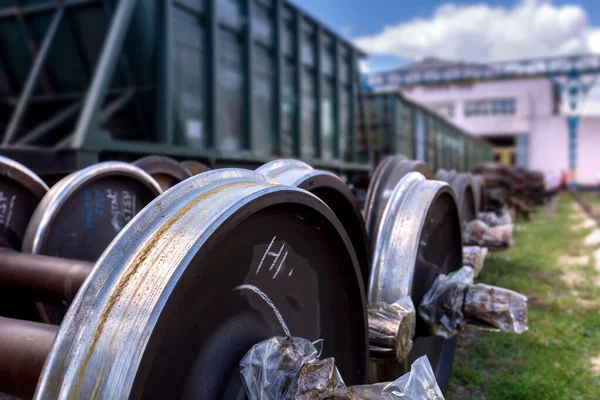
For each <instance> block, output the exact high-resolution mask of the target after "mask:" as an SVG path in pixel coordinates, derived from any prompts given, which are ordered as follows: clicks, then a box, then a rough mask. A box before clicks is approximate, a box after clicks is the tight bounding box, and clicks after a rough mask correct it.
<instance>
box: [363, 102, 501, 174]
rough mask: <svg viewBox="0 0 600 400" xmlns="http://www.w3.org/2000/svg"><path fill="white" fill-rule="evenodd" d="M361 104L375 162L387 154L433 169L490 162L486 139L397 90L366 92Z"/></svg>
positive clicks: (458, 168)
mask: <svg viewBox="0 0 600 400" xmlns="http://www.w3.org/2000/svg"><path fill="white" fill-rule="evenodd" d="M365 104H366V114H367V115H366V125H367V130H366V131H367V132H368V135H370V137H371V141H370V145H371V151H372V159H374V160H375V161H376V162H377V161H379V160H381V159H382V158H383V157H385V156H387V155H390V154H404V155H406V156H407V157H409V158H414V159H417V160H421V161H425V162H427V163H428V164H429V165H430V166H431V167H432V168H434V169H438V168H444V169H449V170H450V169H455V170H458V171H466V170H470V169H472V168H474V167H475V166H476V165H479V164H480V163H483V162H487V161H492V155H493V154H492V147H491V145H490V144H489V143H488V142H487V141H485V140H484V139H481V138H477V137H475V136H472V135H470V134H468V133H467V132H465V131H464V130H462V129H460V128H459V127H458V126H456V125H454V124H453V123H452V122H450V121H448V120H447V119H445V118H443V117H441V116H440V115H438V114H436V113H435V112H433V111H431V110H429V109H427V108H426V107H424V106H423V105H421V104H418V103H415V102H414V101H411V100H408V99H407V98H406V97H404V96H402V95H401V94H400V93H398V92H379V93H375V92H372V93H369V94H366V95H365Z"/></svg>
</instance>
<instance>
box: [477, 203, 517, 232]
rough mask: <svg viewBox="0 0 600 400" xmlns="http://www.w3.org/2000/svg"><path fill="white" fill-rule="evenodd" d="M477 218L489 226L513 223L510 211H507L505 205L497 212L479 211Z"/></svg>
mask: <svg viewBox="0 0 600 400" xmlns="http://www.w3.org/2000/svg"><path fill="white" fill-rule="evenodd" d="M478 219H480V220H482V221H483V222H485V224H486V225H488V226H490V227H494V226H501V225H512V223H513V221H512V217H511V216H510V213H509V212H508V210H507V209H506V207H503V208H502V211H500V212H499V213H498V214H497V213H495V212H492V211H491V212H481V213H479V218H478Z"/></svg>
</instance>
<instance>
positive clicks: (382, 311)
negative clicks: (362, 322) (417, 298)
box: [367, 296, 416, 362]
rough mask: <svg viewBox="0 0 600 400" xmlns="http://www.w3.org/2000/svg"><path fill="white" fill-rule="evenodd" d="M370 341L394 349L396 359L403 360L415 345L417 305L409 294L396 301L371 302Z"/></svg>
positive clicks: (369, 311)
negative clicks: (390, 302)
mask: <svg viewBox="0 0 600 400" xmlns="http://www.w3.org/2000/svg"><path fill="white" fill-rule="evenodd" d="M367 314H368V317H369V343H370V344H371V345H373V346H376V347H384V348H387V349H394V350H395V356H396V360H398V361H400V362H403V361H404V359H405V358H406V356H407V355H408V353H409V352H410V350H411V349H412V345H413V340H412V338H413V336H414V335H415V320H416V318H415V317H416V315H415V306H414V305H413V302H412V300H411V298H410V297H409V296H405V297H402V298H401V299H400V300H398V301H396V302H395V303H392V304H389V303H385V302H381V301H380V302H376V303H370V304H369V305H368V306H367Z"/></svg>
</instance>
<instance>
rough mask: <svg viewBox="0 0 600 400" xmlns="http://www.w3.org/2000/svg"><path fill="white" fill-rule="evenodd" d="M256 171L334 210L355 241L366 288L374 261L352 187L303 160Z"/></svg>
mask: <svg viewBox="0 0 600 400" xmlns="http://www.w3.org/2000/svg"><path fill="white" fill-rule="evenodd" d="M256 172H258V173H259V174H262V175H264V176H266V177H269V178H271V179H274V180H275V181H277V182H279V183H281V184H283V185H289V186H295V187H298V188H300V189H304V190H308V191H309V192H311V193H313V194H314V195H315V196H317V197H318V198H320V199H321V200H323V201H324V202H325V204H327V205H328V206H329V208H331V210H332V211H333V212H334V214H335V215H336V217H338V219H339V220H340V222H341V223H342V225H343V226H344V228H345V229H346V232H347V233H348V236H349V237H350V240H351V241H352V245H353V247H354V251H355V252H356V256H357V258H358V262H359V263H360V268H361V271H362V279H363V281H364V283H365V286H366V282H367V278H368V276H369V261H370V260H369V258H370V255H369V248H368V243H367V232H366V229H365V223H364V219H363V216H362V214H361V212H360V210H359V208H358V204H357V203H356V199H355V197H354V194H353V193H352V191H351V190H350V188H348V186H347V185H346V184H345V183H344V182H343V181H342V180H341V179H340V178H339V177H338V176H337V175H335V174H332V173H331V172H328V171H323V170H318V169H314V168H312V167H311V166H310V165H308V164H306V163H304V162H302V161H299V160H293V159H281V160H274V161H271V162H268V163H266V164H264V165H262V166H260V167H259V168H258V169H256Z"/></svg>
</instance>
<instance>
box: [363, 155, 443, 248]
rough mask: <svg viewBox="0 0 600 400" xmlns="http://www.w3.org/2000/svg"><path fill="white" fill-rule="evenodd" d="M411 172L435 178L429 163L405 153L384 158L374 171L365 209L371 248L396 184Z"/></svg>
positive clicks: (373, 246)
mask: <svg viewBox="0 0 600 400" xmlns="http://www.w3.org/2000/svg"><path fill="white" fill-rule="evenodd" d="M409 172H419V173H421V174H422V175H423V176H425V177H426V178H427V179H432V178H433V172H432V171H431V168H429V166H428V165H427V164H425V163H424V162H421V161H415V160H409V159H408V158H406V157H405V156H403V155H397V156H390V157H386V158H384V159H383V160H382V161H381V162H380V163H379V165H378V166H377V168H376V169H375V172H373V176H372V177H371V184H370V185H369V188H368V190H367V199H366V201H365V209H364V210H365V220H366V227H367V233H368V235H369V242H370V245H371V247H370V248H371V250H373V249H374V248H375V238H376V236H377V230H378V227H379V222H380V221H381V217H382V216H383V212H384V210H385V207H386V205H387V202H388V200H389V198H390V195H391V194H392V192H393V190H394V188H395V187H396V184H397V183H398V182H399V181H400V180H401V179H402V178H403V177H404V176H405V175H406V174H408V173H409Z"/></svg>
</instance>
